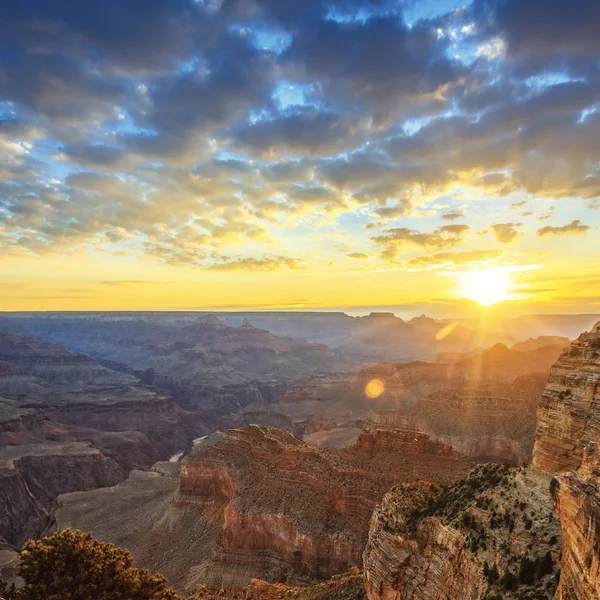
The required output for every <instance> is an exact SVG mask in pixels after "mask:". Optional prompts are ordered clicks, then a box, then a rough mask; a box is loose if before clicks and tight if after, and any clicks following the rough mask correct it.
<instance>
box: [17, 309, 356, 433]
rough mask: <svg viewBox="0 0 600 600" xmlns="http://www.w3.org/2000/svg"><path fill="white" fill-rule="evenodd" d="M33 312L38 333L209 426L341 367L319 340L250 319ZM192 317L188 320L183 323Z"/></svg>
mask: <svg viewBox="0 0 600 600" xmlns="http://www.w3.org/2000/svg"><path fill="white" fill-rule="evenodd" d="M178 321H180V322H177V323H173V322H172V321H171V320H170V319H168V318H166V319H149V318H144V317H143V316H141V315H136V314H132V315H130V316H125V317H124V316H119V315H116V316H114V317H113V316H110V317H108V316H104V315H87V316H85V317H79V316H78V317H72V318H69V317H52V318H43V317H32V318H29V319H27V325H28V326H29V327H30V328H31V329H32V330H33V331H35V332H36V334H37V335H38V336H39V337H40V338H42V339H47V340H50V341H52V342H53V343H61V344H64V345H65V346H66V347H67V348H69V349H70V350H73V351H77V352H85V353H86V354H87V355H89V356H92V357H94V358H95V359H97V360H99V361H101V362H102V363H103V364H105V365H107V366H110V367H111V368H113V369H117V370H120V371H124V372H127V373H131V374H133V375H135V376H136V377H139V378H140V379H141V380H142V381H143V382H144V383H145V384H148V385H153V386H156V387H159V388H160V389H162V390H164V391H165V392H167V393H168V394H169V395H170V396H172V397H173V398H175V399H176V400H177V402H178V403H179V404H181V405H182V406H184V407H185V408H186V409H188V410H190V411H193V412H194V413H195V414H196V415H197V417H198V418H199V419H200V420H201V421H202V422H204V423H207V424H209V425H210V426H211V427H219V426H220V425H221V424H220V420H221V419H222V418H223V417H229V416H230V415H233V414H236V413H238V412H240V410H242V409H243V408H244V407H245V406H247V405H250V404H252V405H259V406H260V405H265V404H269V403H271V402H274V401H276V400H277V399H279V398H280V397H281V396H283V395H284V394H285V392H286V390H287V389H288V388H289V386H290V385H291V384H292V383H294V382H296V381H299V380H301V381H311V382H312V381H313V380H314V383H315V384H318V383H320V382H321V381H322V380H323V379H324V378H325V379H327V377H328V376H329V374H330V373H332V372H336V371H337V370H339V369H342V370H343V371H344V372H345V371H346V370H347V365H346V363H345V362H344V361H342V360H341V359H340V357H339V356H338V355H336V354H335V353H333V352H332V351H331V350H330V349H329V348H328V347H327V346H324V345H322V344H308V343H303V342H299V341H297V340H292V339H290V338H284V337H278V336H275V335H272V334H271V333H269V332H268V331H266V330H264V329H258V328H255V327H252V326H251V325H250V323H249V322H246V323H244V324H242V326H241V327H229V326H226V325H224V324H223V322H222V321H221V320H220V319H218V318H217V317H216V316H214V315H205V316H203V317H200V318H198V316H197V315H195V316H194V317H193V320H192V318H189V319H187V320H186V319H185V318H181V319H178ZM190 321H191V322H190Z"/></svg>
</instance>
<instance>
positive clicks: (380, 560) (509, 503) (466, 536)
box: [364, 465, 560, 600]
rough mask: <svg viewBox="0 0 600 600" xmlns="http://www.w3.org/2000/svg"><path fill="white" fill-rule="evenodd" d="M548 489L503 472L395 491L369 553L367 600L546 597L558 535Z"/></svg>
mask: <svg viewBox="0 0 600 600" xmlns="http://www.w3.org/2000/svg"><path fill="white" fill-rule="evenodd" d="M547 489H548V478H547V477H544V476H541V475H536V474H532V473H531V472H529V471H528V470H525V469H523V468H520V469H516V468H510V467H508V466H506V465H485V466H481V467H478V468H477V469H475V470H474V471H473V472H472V473H471V474H470V475H469V477H468V478H467V479H466V480H463V481H461V482H458V483H456V484H454V485H451V486H447V487H446V486H444V487H441V488H440V487H437V486H432V485H430V484H426V483H423V482H419V483H415V484H403V485H400V486H397V487H396V488H394V489H392V490H391V492H389V493H388V494H386V496H385V497H384V500H383V502H382V504H381V505H380V506H379V507H378V508H377V510H376V511H375V513H374V515H373V519H372V521H371V527H370V530H369V538H368V542H367V545H366V549H365V552H364V571H365V589H366V591H367V596H368V598H369V600H384V599H385V600H401V599H403V598H410V599H411V600H456V599H457V598H461V599H463V598H464V599H466V600H476V599H481V598H496V597H502V598H523V597H532V598H533V597H535V598H538V597H539V598H541V597H548V596H549V595H550V594H552V593H553V590H554V588H555V587H556V578H555V577H554V574H555V572H556V569H557V566H558V556H559V552H560V544H559V534H560V528H559V524H558V520H557V519H556V518H554V516H553V513H552V503H551V500H550V497H549V495H548V492H547ZM546 594H548V596H546Z"/></svg>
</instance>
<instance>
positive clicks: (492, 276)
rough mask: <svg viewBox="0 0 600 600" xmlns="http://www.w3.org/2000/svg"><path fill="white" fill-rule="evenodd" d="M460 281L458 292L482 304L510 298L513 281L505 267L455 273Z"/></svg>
mask: <svg viewBox="0 0 600 600" xmlns="http://www.w3.org/2000/svg"><path fill="white" fill-rule="evenodd" d="M457 277H458V280H459V282H460V288H459V290H458V294H459V295H460V296H462V297H463V298H469V299H470V300H475V302H478V303H479V304H481V305H482V306H490V305H492V304H496V303H497V302H501V301H503V300H512V299H513V298H514V297H515V295H514V294H513V293H512V292H511V290H512V289H513V288H514V286H515V283H514V281H513V277H512V273H511V272H510V271H508V270H506V269H488V270H486V271H466V272H464V273H459V274H458V275H457Z"/></svg>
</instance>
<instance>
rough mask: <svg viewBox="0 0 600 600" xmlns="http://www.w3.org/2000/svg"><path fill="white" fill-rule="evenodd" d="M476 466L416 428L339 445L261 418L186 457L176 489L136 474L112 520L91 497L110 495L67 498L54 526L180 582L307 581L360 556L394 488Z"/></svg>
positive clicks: (119, 492)
mask: <svg viewBox="0 0 600 600" xmlns="http://www.w3.org/2000/svg"><path fill="white" fill-rule="evenodd" d="M470 468H471V464H470V463H469V462H468V461H466V460H464V459H461V458H460V457H457V456H456V455H455V454H454V453H453V451H452V448H450V447H449V446H447V445H445V444H442V443H440V442H435V441H433V440H431V439H429V437H428V436H426V435H424V434H418V433H415V432H401V431H371V430H368V431H364V432H363V433H362V434H361V435H360V437H359V439H358V440H357V442H356V443H355V444H353V445H352V446H348V447H346V448H339V449H334V448H318V447H315V446H310V445H308V444H305V443H303V442H302V441H300V440H299V439H297V438H295V437H293V436H292V435H291V434H289V433H288V432H285V431H281V430H278V429H274V428H270V427H264V426H256V425H255V426H250V427H248V428H246V429H243V430H231V431H229V432H228V433H227V434H225V436H223V437H222V439H220V440H218V441H216V442H215V443H213V444H211V445H205V446H203V447H201V448H199V449H197V450H196V451H194V452H192V453H191V454H189V455H188V456H187V457H186V458H185V459H184V460H183V462H182V463H181V475H180V482H179V488H178V490H177V491H175V490H174V489H172V488H171V491H170V492H169V491H168V490H167V489H166V488H165V489H164V490H163V492H161V493H160V494H159V495H158V496H153V495H152V494H151V493H150V490H151V488H152V480H150V479H146V480H145V481H146V484H147V485H148V486H150V488H148V487H146V488H143V489H137V488H136V487H135V482H133V481H131V477H130V479H129V480H127V481H126V482H124V483H122V484H120V485H118V486H116V487H115V488H114V490H113V491H112V492H111V493H110V497H111V499H113V501H114V502H115V504H116V505H117V506H118V505H121V504H123V505H125V506H131V507H132V508H131V510H129V509H126V510H124V511H123V512H120V509H119V508H117V509H113V510H112V512H111V513H110V518H107V517H108V513H107V512H106V510H107V509H106V507H105V506H103V503H102V502H101V501H99V500H98V501H96V500H95V499H96V498H99V496H104V492H103V491H102V490H98V491H95V492H87V493H78V494H69V495H65V496H61V497H60V499H59V509H58V510H57V512H56V526H57V527H65V526H74V527H77V528H83V529H86V530H91V531H92V532H94V534H95V535H96V536H97V537H100V538H101V539H105V540H108V541H112V542H114V543H118V544H120V545H124V546H126V547H128V548H130V549H131V550H132V551H133V554H134V557H135V558H136V560H138V562H139V563H140V564H143V565H144V566H148V567H149V568H152V569H154V570H159V571H161V572H163V573H164V574H165V575H166V576H167V577H168V578H169V580H170V581H172V582H173V583H174V584H176V585H178V586H179V587H181V588H183V589H193V587H194V586H195V585H196V584H198V583H204V584H208V585H209V586H210V587H220V586H222V585H234V586H236V585H246V584H247V583H248V582H249V581H250V579H251V578H252V577H260V578H262V579H267V580H270V581H274V582H277V581H281V582H283V581H285V582H288V583H307V582H310V581H314V580H319V579H324V578H327V577H330V576H332V575H334V574H336V573H340V572H343V571H345V570H347V569H348V568H349V567H351V566H357V565H359V564H360V563H361V557H362V551H363V548H364V545H365V542H366V538H367V531H368V524H369V519H370V517H371V514H372V512H373V509H374V507H375V505H376V504H377V502H378V501H379V500H380V499H381V497H382V496H383V494H384V493H385V491H386V490H387V489H389V487H390V486H391V485H393V484H394V483H397V482H400V481H414V480H419V479H427V480H430V481H439V482H451V481H455V480H457V479H460V477H462V476H464V475H465V474H466V473H467V472H468V471H469V470H470ZM136 477H138V475H136ZM155 481H156V482H157V483H161V482H165V479H164V477H161V478H159V479H156V478H155ZM173 487H174V485H173ZM167 488H168V486H167ZM136 489H137V493H138V494H139V495H137V496H136V493H134V492H135V490H136ZM132 494H133V495H132ZM148 494H150V495H148ZM121 496H122V497H123V498H126V500H123V501H121V500H118V498H120V497H121ZM134 498H137V499H136V500H135V501H134V500H133V499H134ZM113 506H114V505H113ZM159 506H160V507H161V508H160V509H159V508H158V507H159ZM150 515H152V516H150ZM128 531H131V532H134V533H132V534H129V533H128ZM157 548H160V552H157V551H156V550H157Z"/></svg>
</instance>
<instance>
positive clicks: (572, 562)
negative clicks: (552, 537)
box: [551, 442, 600, 600]
mask: <svg viewBox="0 0 600 600" xmlns="http://www.w3.org/2000/svg"><path fill="white" fill-rule="evenodd" d="M551 489H552V497H553V499H554V504H555V506H556V510H557V512H558V514H559V516H560V522H561V526H562V536H563V556H562V571H561V577H560V585H559V588H558V592H557V595H556V600H596V599H597V598H600V442H593V443H590V444H588V446H587V448H586V449H585V452H584V455H583V462H582V465H581V467H580V468H579V470H578V471H577V472H576V473H569V474H567V475H562V476H560V477H557V478H555V479H554V480H553V481H552V487H551Z"/></svg>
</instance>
